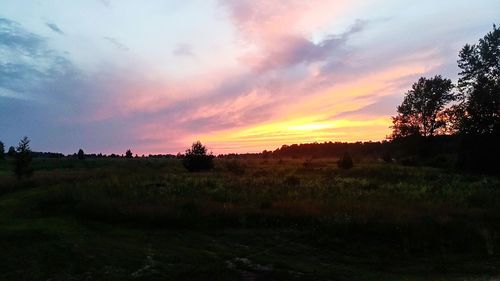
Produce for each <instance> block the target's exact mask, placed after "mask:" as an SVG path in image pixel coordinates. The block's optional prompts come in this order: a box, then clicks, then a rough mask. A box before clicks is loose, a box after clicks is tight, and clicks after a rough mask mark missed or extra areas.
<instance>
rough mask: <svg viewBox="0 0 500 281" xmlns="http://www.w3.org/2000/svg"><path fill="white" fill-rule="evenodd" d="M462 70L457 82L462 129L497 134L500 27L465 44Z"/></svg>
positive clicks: (499, 105) (461, 62)
mask: <svg viewBox="0 0 500 281" xmlns="http://www.w3.org/2000/svg"><path fill="white" fill-rule="evenodd" d="M459 58H460V59H459V60H458V66H459V67H460V69H461V70H462V72H460V78H459V81H458V88H459V89H460V93H461V102H462V104H461V109H462V113H463V114H461V117H462V118H461V120H460V124H459V125H460V126H459V128H460V132H461V133H463V134H476V135H484V134H494V133H498V132H499V131H500V28H497V27H496V26H495V25H493V30H492V31H491V32H489V33H488V34H486V35H485V36H484V37H483V38H482V39H480V40H479V43H478V44H477V45H469V44H467V45H465V46H464V47H463V48H462V50H461V51H460V54H459Z"/></svg>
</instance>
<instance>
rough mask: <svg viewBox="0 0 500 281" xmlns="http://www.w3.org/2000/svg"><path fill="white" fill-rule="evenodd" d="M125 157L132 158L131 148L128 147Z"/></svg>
mask: <svg viewBox="0 0 500 281" xmlns="http://www.w3.org/2000/svg"><path fill="white" fill-rule="evenodd" d="M125 157H127V158H132V151H131V150H130V149H127V152H125Z"/></svg>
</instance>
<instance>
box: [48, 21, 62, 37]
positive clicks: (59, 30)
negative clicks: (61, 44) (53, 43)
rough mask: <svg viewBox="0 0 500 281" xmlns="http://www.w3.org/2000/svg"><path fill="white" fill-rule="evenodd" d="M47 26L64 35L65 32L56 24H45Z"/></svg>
mask: <svg viewBox="0 0 500 281" xmlns="http://www.w3.org/2000/svg"><path fill="white" fill-rule="evenodd" d="M45 25H46V26H47V27H48V28H50V29H51V30H52V31H54V32H55V33H59V34H60V35H64V32H63V31H62V30H61V29H60V28H59V27H58V26H57V25H56V24H55V23H49V22H47V23H45Z"/></svg>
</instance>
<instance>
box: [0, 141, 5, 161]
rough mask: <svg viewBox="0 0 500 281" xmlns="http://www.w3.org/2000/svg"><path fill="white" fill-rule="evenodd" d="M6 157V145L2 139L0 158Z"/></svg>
mask: <svg viewBox="0 0 500 281" xmlns="http://www.w3.org/2000/svg"><path fill="white" fill-rule="evenodd" d="M3 159H5V145H4V144H3V142H1V141H0V160H3Z"/></svg>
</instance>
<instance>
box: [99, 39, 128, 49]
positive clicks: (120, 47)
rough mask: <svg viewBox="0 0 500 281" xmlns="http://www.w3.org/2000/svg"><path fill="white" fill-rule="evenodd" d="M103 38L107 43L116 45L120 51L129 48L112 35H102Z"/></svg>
mask: <svg viewBox="0 0 500 281" xmlns="http://www.w3.org/2000/svg"><path fill="white" fill-rule="evenodd" d="M103 39H104V40H106V41H108V42H109V43H111V45H113V46H114V47H116V48H117V49H118V50H120V51H128V50H129V48H128V47H127V46H125V45H124V44H122V43H121V42H120V41H118V39H116V38H114V37H103Z"/></svg>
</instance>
